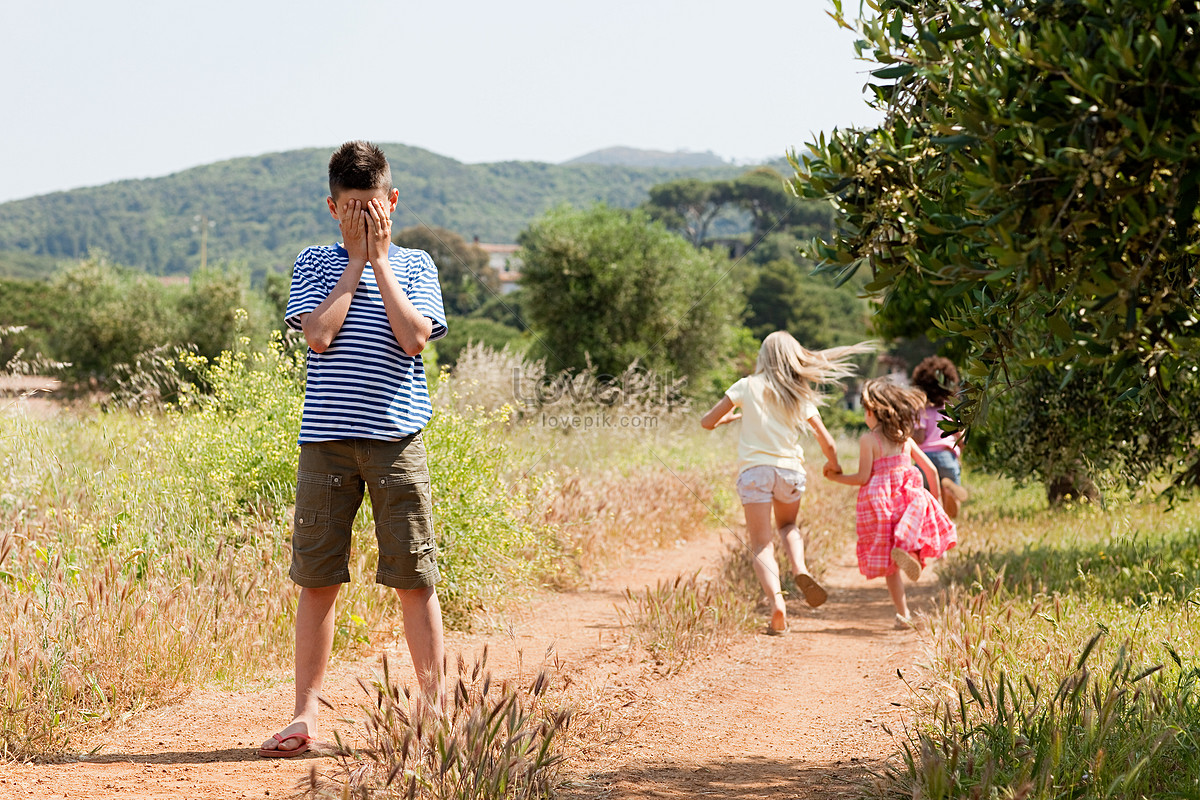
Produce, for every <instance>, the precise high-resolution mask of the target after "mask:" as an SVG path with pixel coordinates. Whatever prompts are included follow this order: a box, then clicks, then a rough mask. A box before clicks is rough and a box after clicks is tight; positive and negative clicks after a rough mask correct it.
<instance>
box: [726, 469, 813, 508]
mask: <svg viewBox="0 0 1200 800" xmlns="http://www.w3.org/2000/svg"><path fill="white" fill-rule="evenodd" d="M806 481H807V477H806V476H805V474H804V473H803V472H797V471H796V470H794V469H782V468H780V467H772V466H766V465H763V466H758V467H750V468H749V469H745V470H742V474H741V475H738V479H737V493H738V497H740V498H741V500H742V505H747V504H749V503H769V502H771V501H772V500H778V501H779V502H781V503H796V502H799V500H800V498H801V497H802V496H803V495H804V485H805V482H806Z"/></svg>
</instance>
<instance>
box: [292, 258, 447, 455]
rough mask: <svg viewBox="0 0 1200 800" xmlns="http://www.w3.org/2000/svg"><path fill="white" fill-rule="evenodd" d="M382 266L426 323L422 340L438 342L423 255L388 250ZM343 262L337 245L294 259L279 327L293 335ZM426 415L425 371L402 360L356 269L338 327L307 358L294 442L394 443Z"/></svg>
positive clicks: (432, 272)
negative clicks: (346, 309)
mask: <svg viewBox="0 0 1200 800" xmlns="http://www.w3.org/2000/svg"><path fill="white" fill-rule="evenodd" d="M388 262H389V263H390V264H391V267H392V272H393V273H394V274H395V276H396V279H397V280H398V281H399V282H400V288H401V289H403V290H404V293H405V294H406V295H407V296H408V299H409V300H411V301H412V304H413V305H414V306H416V308H417V310H418V311H420V312H421V313H422V314H424V315H425V316H427V317H429V318H430V319H431V320H433V333H432V334H431V335H430V337H429V339H430V341H432V340H434V339H440V338H441V337H443V336H445V335H446V312H445V310H444V309H443V308H442V289H441V287H440V286H439V285H438V275H437V267H436V266H434V263H433V259H432V258H430V257H429V254H428V253H426V252H425V251H424V250H407V249H405V248H402V247H397V246H396V245H392V246H391V249H390V250H389V251H388ZM349 263H350V259H349V255H348V254H347V253H346V250H345V249H344V248H343V247H342V246H341V245H340V244H335V245H332V246H329V247H310V248H308V249H307V250H305V251H304V252H303V253H301V254H300V255H299V256H297V257H296V268H295V271H294V272H293V273H292V287H291V292H290V294H289V295H288V304H287V312H286V314H285V321H286V322H287V326H288V327H289V328H291V329H292V330H301V325H300V315H301V314H305V313H308V312H311V311H312V310H313V309H315V308H316V307H317V306H318V305H320V304H321V303H322V302H323V301H324V300H325V298H326V297H328V296H329V293H330V292H331V291H333V287H334V285H336V284H337V282H338V278H340V277H341V276H342V273H343V272H344V271H345V269H346V266H347V265H348V264H349ZM431 416H433V406H432V405H431V404H430V402H429V387H428V385H427V384H426V382H425V366H424V364H423V363H422V361H421V357H420V356H419V355H417V356H410V355H408V354H406V353H405V352H404V351H403V350H402V349H401V348H400V345H399V343H398V342H397V341H396V337H395V335H394V334H393V333H392V326H391V324H390V323H389V322H388V318H387V309H385V308H384V305H383V298H382V297H381V296H380V294H379V286H378V284H376V283H375V273H374V271H373V270H372V269H371V267H370V266H368V267H366V268H365V269H364V270H363V274H362V278H361V279H360V280H359V282H358V288H357V289H356V290H355V292H354V299H353V300H352V301H351V303H350V310H349V312H348V313H347V314H346V321H345V322H344V323H342V327H341V329H340V330H339V331H338V332H337V335H336V336H335V337H334V338H333V341H332V342H331V343H330V345H329V347H328V348H327V349H326V350H325V352H324V353H317V352H315V351H313V350H312V349H309V351H308V382H307V385H306V387H305V392H304V414H303V417H302V418H301V421H300V443H301V444H304V443H306V442H327V441H332V440H336V439H385V440H394V439H399V438H401V437H403V436H407V435H409V434H410V433H416V432H417V431H419V430H421V428H423V427H424V426H425V423H427V422H429V418H430V417H431Z"/></svg>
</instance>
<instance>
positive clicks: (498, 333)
mask: <svg viewBox="0 0 1200 800" xmlns="http://www.w3.org/2000/svg"><path fill="white" fill-rule="evenodd" d="M475 342H478V343H480V344H486V345H487V346H488V347H491V348H493V349H495V350H500V349H501V348H503V347H505V346H506V345H507V346H508V348H509V349H510V350H512V351H513V352H522V351H524V350H525V348H526V347H527V345H528V340H527V339H525V338H523V337H522V336H521V332H520V331H519V330H517V329H516V328H514V327H512V326H510V325H504V324H502V323H500V322H496V321H495V320H490V319H486V318H482V317H467V318H466V319H458V320H454V324H453V325H449V326H448V327H447V330H446V335H445V337H443V338H441V339H438V340H437V343H436V345H435V347H436V348H437V363H438V366H439V367H453V366H454V365H455V364H456V363H458V354H459V353H461V352H462V351H463V349H464V348H465V347H466V346H467V345H469V344H472V343H475Z"/></svg>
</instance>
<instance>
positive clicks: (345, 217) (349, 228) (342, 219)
mask: <svg viewBox="0 0 1200 800" xmlns="http://www.w3.org/2000/svg"><path fill="white" fill-rule="evenodd" d="M338 226H339V227H340V228H341V229H342V244H343V245H345V247H346V252H347V253H348V254H349V256H350V260H351V261H366V260H368V258H369V256H368V253H367V222H366V212H365V211H364V210H363V207H362V202H361V201H359V200H357V199H354V198H347V199H345V200H343V201H342V203H341V205H340V206H339V207H338Z"/></svg>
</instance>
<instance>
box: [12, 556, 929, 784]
mask: <svg viewBox="0 0 1200 800" xmlns="http://www.w3.org/2000/svg"><path fill="white" fill-rule="evenodd" d="M726 546H727V545H726V543H725V542H724V541H722V537H720V536H718V534H717V533H715V532H714V533H712V534H711V535H710V536H709V537H708V538H705V539H701V540H698V541H693V542H690V543H688V544H686V545H681V546H679V547H676V548H670V549H666V550H661V551H656V552H653V553H649V554H647V555H644V556H641V557H637V558H635V559H633V560H631V561H630V562H629V563H627V564H625V565H623V566H622V567H621V569H620V570H619V571H614V572H613V573H612V574H610V575H609V576H607V577H606V578H603V579H601V580H599V581H598V582H597V585H596V586H595V587H593V588H590V589H588V590H586V591H579V592H574V593H565V594H547V595H543V596H541V597H539V598H538V599H537V600H536V601H535V602H534V603H532V604H531V605H530V606H529V607H528V608H527V609H526V610H525V611H524V612H523V613H521V614H519V615H515V616H509V617H505V618H498V619H495V620H493V621H492V624H491V625H490V626H489V628H490V629H489V630H485V631H481V632H479V633H473V634H450V635H448V637H447V650H448V652H450V653H452V654H458V653H462V654H463V655H464V657H465V658H467V660H468V662H470V661H471V660H472V659H473V658H474V657H475V656H477V655H478V654H479V653H480V652H481V651H482V649H483V648H484V646H485V645H486V646H487V647H488V651H489V658H488V668H489V669H490V670H491V671H492V672H493V674H494V675H495V676H496V677H498V678H515V677H523V678H524V679H526V680H528V679H529V678H530V677H531V675H532V674H533V673H534V672H535V671H536V669H537V668H538V667H540V666H542V665H551V664H555V663H557V664H558V665H559V668H560V669H561V673H560V675H561V676H562V677H565V678H566V679H567V680H568V681H569V687H568V690H567V692H568V696H569V697H570V698H571V702H572V703H573V704H574V705H577V706H578V707H580V708H581V709H582V710H583V712H584V713H583V714H582V716H581V717H580V721H581V724H582V725H584V726H585V728H586V730H587V732H588V733H589V735H590V741H589V743H588V745H587V746H586V747H585V748H584V749H583V751H582V752H580V753H577V754H576V757H575V758H574V759H573V761H572V762H571V765H570V769H569V771H568V773H569V774H568V778H569V782H568V783H567V785H566V786H564V788H563V790H562V792H561V795H562V796H563V797H565V798H568V799H569V800H576V799H578V800H582V799H583V798H698V797H713V798H820V799H824V798H841V797H851V796H854V794H855V793H856V791H857V790H858V787H859V786H860V785H861V783H862V782H863V781H864V780H866V779H868V770H869V769H871V768H872V767H876V766H878V765H879V764H880V763H881V762H882V761H883V760H884V759H885V758H887V757H888V756H889V755H891V754H892V753H893V752H894V751H895V749H896V744H895V742H894V740H893V739H892V737H891V736H890V735H889V734H888V733H886V732H885V731H884V729H883V726H884V725H885V724H887V725H888V726H889V727H890V728H891V729H892V730H900V729H901V728H902V727H903V720H902V713H903V712H902V711H901V707H900V706H899V705H897V704H898V703H900V702H901V701H902V700H903V698H904V693H905V691H906V690H905V688H904V685H903V684H902V682H901V681H900V680H899V678H898V677H897V675H896V670H897V669H901V670H904V671H908V670H909V669H910V668H912V667H913V666H914V664H915V661H916V659H917V658H918V655H919V645H918V635H917V634H916V633H914V632H912V631H895V630H893V629H892V610H891V605H890V603H889V601H888V598H887V590H886V589H885V587H884V585H883V582H882V581H873V582H870V583H868V582H867V581H865V580H864V579H863V578H862V577H861V576H859V575H858V572H857V570H856V567H855V562H854V553H853V549H852V548H850V549H847V550H845V552H844V553H842V554H841V556H840V557H839V559H838V560H837V562H836V563H832V564H827V565H825V568H826V571H825V583H826V586H827V588H828V589H829V591H830V595H829V601H828V602H827V603H826V604H825V606H823V607H822V608H820V609H817V610H810V609H808V608H807V607H805V606H803V604H802V602H800V601H796V602H795V603H794V604H793V606H792V607H791V608H790V623H791V632H790V633H788V634H787V635H784V636H779V637H767V636H765V635H754V636H749V637H746V638H745V639H744V640H743V641H742V642H741V643H740V644H738V645H736V646H735V647H733V648H731V649H730V650H728V651H726V652H716V653H711V654H709V655H707V656H706V657H705V658H704V659H703V660H701V661H699V662H698V663H696V664H693V665H692V666H690V667H689V668H688V669H686V670H684V671H683V672H681V673H678V674H675V675H663V674H661V668H660V667H659V666H657V665H654V664H653V663H650V662H648V661H647V660H646V659H645V658H644V655H643V654H642V653H641V652H639V651H637V650H635V649H633V648H631V646H630V644H629V637H628V635H627V634H626V633H625V632H624V631H623V630H622V629H621V626H620V618H619V615H618V613H617V607H618V606H621V605H623V604H624V595H623V591H624V589H625V587H626V586H628V587H631V588H633V589H635V590H637V589H640V588H641V587H643V586H645V585H653V584H655V583H656V582H657V581H658V580H660V579H673V578H674V577H675V576H676V575H678V574H680V573H683V574H690V573H691V572H694V571H696V570H697V569H703V570H705V571H706V572H708V573H710V574H712V573H713V572H715V570H716V568H717V565H718V563H719V561H720V558H721V556H722V554H723V553H724V551H725V548H726ZM934 591H935V579H934V578H933V577H932V576H925V577H923V579H922V582H921V584H920V585H918V586H916V587H913V589H912V591H911V594H910V603H912V604H913V605H914V607H915V608H916V609H918V610H919V609H921V608H922V607H923V606H925V605H926V604H927V603H929V602H931V600H932V597H933V594H934ZM764 624H765V620H764ZM383 652H387V653H390V654H391V655H393V656H394V657H395V658H394V665H395V666H403V670H398V671H397V672H399V674H398V678H399V679H400V680H401V681H404V682H407V683H409V684H410V685H411V684H412V683H413V682H414V681H413V676H412V674H411V667H410V665H409V661H408V657H407V654H406V653H405V652H404V645H403V639H402V638H399V637H398V638H397V641H394V642H389V643H386V644H385V645H384V646H381V647H380V649H379V651H378V652H376V653H375V654H373V655H372V656H371V657H369V658H364V659H362V660H356V661H341V662H338V663H335V664H334V665H333V666H332V667H331V669H330V674H329V676H328V678H327V681H326V686H325V691H324V695H325V697H326V698H327V699H328V700H329V701H330V702H331V703H332V704H333V705H334V706H335V707H336V709H337V712H336V713H333V712H328V711H326V712H325V713H326V716H325V717H324V719H323V720H322V730H321V732H320V737H319V738H323V739H325V738H329V737H330V736H331V731H332V730H333V729H334V728H338V729H340V730H342V731H345V732H346V733H348V734H349V735H351V736H353V735H354V734H353V731H354V728H355V719H356V718H357V717H358V716H359V712H358V704H359V702H360V700H361V699H362V697H363V694H362V690H361V689H360V688H359V686H358V684H357V681H356V679H357V678H358V677H364V678H367V679H368V680H370V679H371V678H372V677H373V676H375V675H376V674H377V673H378V671H379V655H380V654H381V653H383ZM281 667H286V665H281ZM393 674H396V673H393ZM291 694H292V688H291V680H290V673H289V671H288V669H286V668H281V669H280V670H279V671H278V672H276V673H274V674H272V675H269V676H265V677H264V679H263V681H262V682H261V684H260V685H258V686H256V687H253V688H247V689H242V690H238V691H222V690H220V689H213V688H203V689H196V690H194V691H192V692H190V693H189V694H188V695H187V697H186V698H185V699H183V700H182V701H181V702H179V703H178V704H176V705H172V706H170V707H166V708H161V709H157V710H155V711H152V712H148V713H144V714H141V715H138V716H136V717H134V718H132V719H130V720H128V721H127V722H125V723H124V724H123V725H122V726H120V727H118V728H117V729H115V730H112V731H109V732H107V733H106V734H104V735H102V736H100V737H99V738H97V739H96V740H95V741H94V742H91V743H89V745H90V747H95V748H96V751H95V753H94V754H93V755H90V756H86V757H84V758H82V759H80V760H72V761H68V762H66V763H55V764H0V798H39V800H40V799H41V798H47V799H50V798H118V797H120V798H127V799H128V800H151V799H152V798H154V799H157V798H179V797H188V798H206V799H207V798H243V797H260V798H261V797H287V796H290V795H292V794H293V793H294V792H295V788H296V786H297V783H298V781H300V780H302V779H304V778H305V776H307V775H308V773H309V771H310V769H314V768H315V769H317V770H318V771H325V772H332V771H333V770H332V767H333V763H332V762H331V761H329V760H328V759H326V758H322V757H320V756H317V755H315V754H309V755H306V756H304V757H301V758H296V759H279V760H268V759H262V758H259V757H258V755H257V754H256V748H257V745H258V743H259V742H260V741H262V740H263V739H265V738H266V737H267V736H269V735H270V733H271V732H272V731H274V730H277V729H278V728H279V727H280V726H281V725H283V724H284V723H286V722H287V719H286V715H287V714H288V712H289V711H290V709H291V704H292V699H291ZM339 718H341V719H339Z"/></svg>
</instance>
